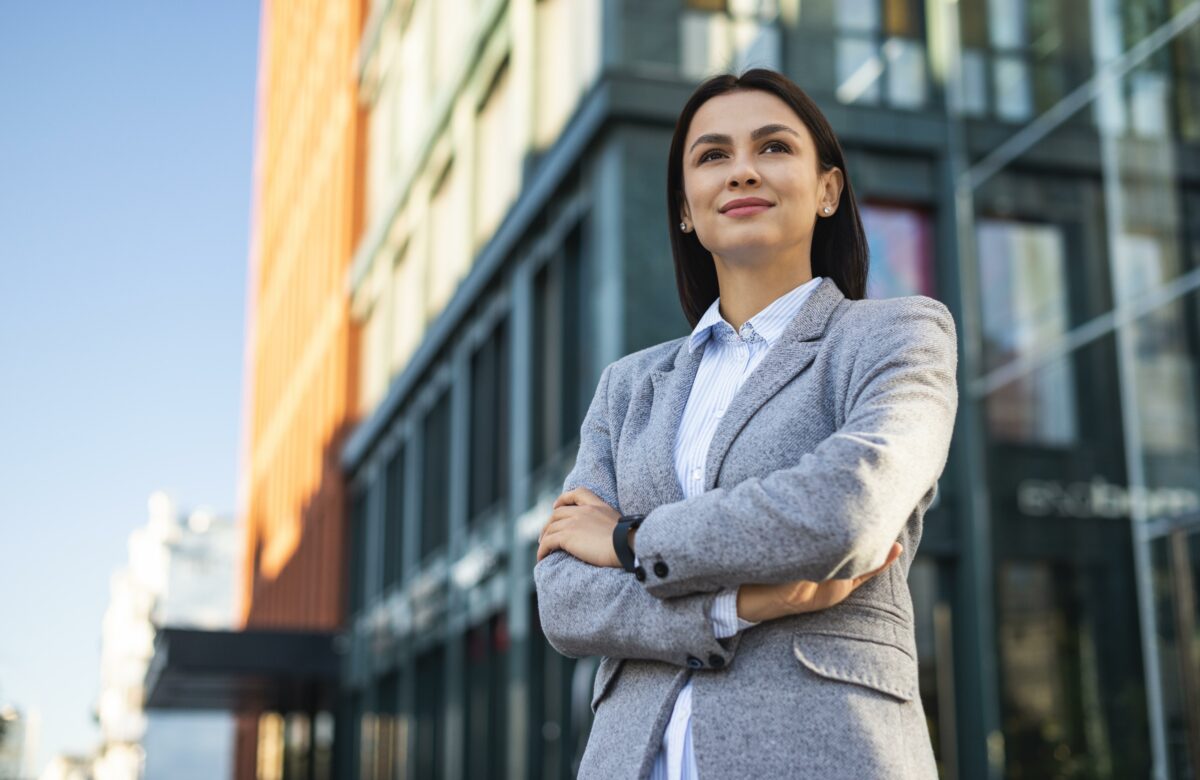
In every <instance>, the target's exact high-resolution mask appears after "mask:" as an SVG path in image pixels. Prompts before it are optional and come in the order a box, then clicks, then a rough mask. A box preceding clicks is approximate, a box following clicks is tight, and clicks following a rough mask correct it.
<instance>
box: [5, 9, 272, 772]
mask: <svg viewBox="0 0 1200 780" xmlns="http://www.w3.org/2000/svg"><path fill="white" fill-rule="evenodd" d="M257 48H258V4H257V3H253V2H230V1H227V0H220V1H214V0H207V1H206V2H183V1H179V2H170V3H164V2H161V1H160V2H150V1H149V0H147V1H145V2H125V1H123V0H113V1H112V2H105V3H89V2H81V1H77V2H66V3H40V2H26V3H22V2H0V107H2V108H0V116H2V117H3V120H2V121H0V296H2V298H0V300H2V304H0V366H2V371H3V380H2V381H0V442H3V446H2V447H0V572H2V574H3V576H2V577H0V582H2V583H3V585H2V586H0V702H4V701H11V702H13V703H15V704H17V705H18V706H20V707H21V708H23V709H26V710H37V711H39V712H40V714H41V717H42V739H41V750H40V752H39V756H40V760H39V763H38V768H39V769H40V767H41V765H43V764H44V763H45V762H46V761H47V760H48V759H49V758H50V757H51V756H53V755H54V754H56V753H58V752H60V751H75V752H86V751H89V750H90V749H91V748H93V747H94V745H95V743H96V741H97V739H98V732H97V730H96V728H95V726H94V724H93V721H92V716H91V711H92V707H93V706H94V704H95V701H96V697H97V693H98V681H99V658H100V620H101V616H102V614H103V612H104V608H105V605H106V602H107V599H108V580H109V575H110V573H111V572H112V571H113V570H114V569H115V568H117V567H118V566H120V565H121V564H122V562H123V561H124V560H125V557H126V552H125V541H126V538H127V537H128V534H129V532H130V531H131V530H132V529H133V528H135V527H137V526H138V525H141V524H144V523H145V522H146V501H147V498H148V497H149V495H150V493H151V492H152V491H154V490H156V489H165V490H168V491H169V492H170V493H171V494H172V495H173V496H174V497H175V498H176V500H177V501H178V502H179V503H180V504H181V506H182V507H184V508H185V509H186V508H190V507H194V506H199V505H205V506H210V507H213V508H214V509H217V510H218V511H221V512H232V510H233V509H234V499H235V493H236V480H237V451H238V435H239V428H240V424H241V420H240V413H241V411H240V410H241V379H242V341H243V328H244V308H245V281H246V258H247V247H248V235H249V218H250V201H251V166H252V153H253V125H254V100H255V78H256V73H255V71H256V65H257V62H256V59H257Z"/></svg>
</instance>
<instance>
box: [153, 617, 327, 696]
mask: <svg viewBox="0 0 1200 780" xmlns="http://www.w3.org/2000/svg"><path fill="white" fill-rule="evenodd" d="M335 636H336V634H334V633H333V632H324V631H264V630H247V631H203V630H196V629H188V628H160V629H159V630H158V634H157V636H156V637H155V640H154V657H153V658H152V659H151V660H150V666H149V668H148V669H147V670H146V709H160V710H161V709H171V710H227V711H231V712H262V711H265V710H273V711H276V712H287V711H291V710H307V711H316V710H319V709H329V708H331V707H332V706H333V694H334V690H335V688H336V685H337V677H338V659H337V654H336V652H335V650H334V637H335Z"/></svg>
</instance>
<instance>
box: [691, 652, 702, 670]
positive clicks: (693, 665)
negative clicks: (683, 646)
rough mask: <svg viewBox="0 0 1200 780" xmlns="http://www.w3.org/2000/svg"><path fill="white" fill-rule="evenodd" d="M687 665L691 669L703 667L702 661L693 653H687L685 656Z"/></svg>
mask: <svg viewBox="0 0 1200 780" xmlns="http://www.w3.org/2000/svg"><path fill="white" fill-rule="evenodd" d="M687 665H688V666H689V667H691V668H692V669H701V668H703V667H704V662H703V661H701V660H700V659H699V658H697V657H696V656H694V655H689V656H688V657H687Z"/></svg>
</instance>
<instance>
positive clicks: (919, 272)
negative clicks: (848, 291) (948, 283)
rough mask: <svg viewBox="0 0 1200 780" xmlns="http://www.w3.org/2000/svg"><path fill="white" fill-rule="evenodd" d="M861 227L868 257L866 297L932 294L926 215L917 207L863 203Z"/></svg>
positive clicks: (930, 239) (929, 234) (931, 268)
mask: <svg viewBox="0 0 1200 780" xmlns="http://www.w3.org/2000/svg"><path fill="white" fill-rule="evenodd" d="M860 212H861V214H862V220H863V229H864V231H865V232H866V234H867V247H868V249H869V251H870V256H871V273H870V276H869V277H868V278H867V297H868V298H895V297H899V296H902V295H928V296H933V295H934V281H933V242H932V235H931V234H932V230H931V227H930V224H929V216H928V215H927V214H926V213H925V212H923V211H919V210H917V209H910V208H900V207H896V206H878V205H872V204H864V205H862V206H860Z"/></svg>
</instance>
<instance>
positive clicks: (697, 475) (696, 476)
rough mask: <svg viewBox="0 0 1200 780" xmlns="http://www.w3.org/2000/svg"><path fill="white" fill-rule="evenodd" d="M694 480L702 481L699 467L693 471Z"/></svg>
mask: <svg viewBox="0 0 1200 780" xmlns="http://www.w3.org/2000/svg"><path fill="white" fill-rule="evenodd" d="M692 479H700V469H699V467H697V468H694V469H692Z"/></svg>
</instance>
